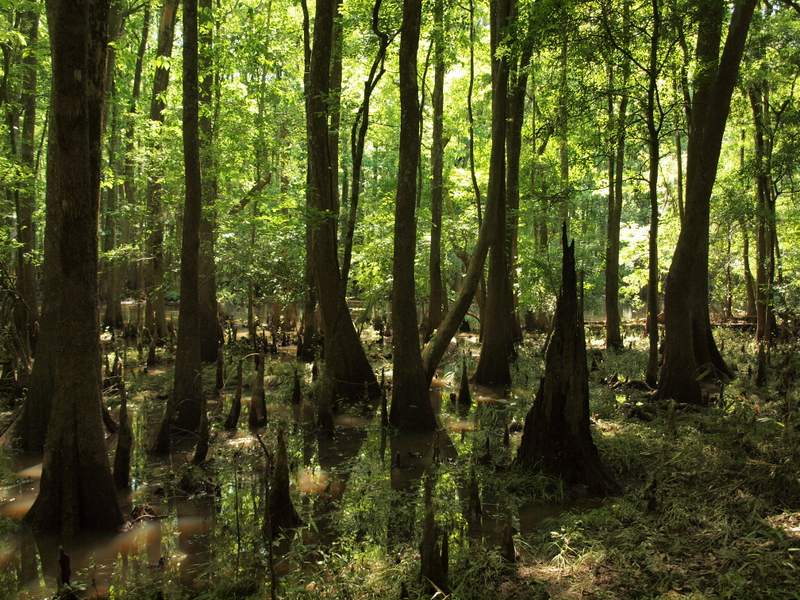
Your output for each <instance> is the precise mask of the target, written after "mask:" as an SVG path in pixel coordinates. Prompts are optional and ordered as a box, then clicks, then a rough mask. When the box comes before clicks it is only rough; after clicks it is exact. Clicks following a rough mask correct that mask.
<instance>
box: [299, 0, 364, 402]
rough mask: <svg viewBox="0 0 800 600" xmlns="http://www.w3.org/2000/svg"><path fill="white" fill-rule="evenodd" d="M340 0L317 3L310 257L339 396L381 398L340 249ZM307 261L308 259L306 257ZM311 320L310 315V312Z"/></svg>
mask: <svg viewBox="0 0 800 600" xmlns="http://www.w3.org/2000/svg"><path fill="white" fill-rule="evenodd" d="M335 6H336V5H335V2H332V1H331V0H321V1H319V2H317V6H316V16H315V19H314V42H313V45H312V49H311V61H310V63H311V65H310V66H311V70H310V74H309V92H308V113H309V115H310V120H309V129H310V135H309V158H310V164H309V169H310V171H311V183H312V186H311V200H312V202H311V205H312V207H313V210H314V213H313V214H309V215H308V216H307V218H310V219H312V223H313V229H312V234H313V235H312V240H311V259H312V263H313V273H314V281H315V283H316V291H317V294H318V297H319V303H320V308H321V311H322V324H323V331H324V334H325V362H326V368H327V369H328V370H329V372H330V374H331V376H332V377H333V380H334V383H335V386H334V387H335V392H334V393H335V395H336V396H344V397H347V398H350V399H351V400H356V399H359V398H361V397H362V396H363V390H364V384H365V383H366V384H367V385H368V386H369V389H370V394H371V395H375V396H377V394H378V382H377V380H376V379H375V373H374V372H373V371H372V368H371V367H370V365H369V362H368V361H367V356H366V354H365V353H364V348H363V347H362V346H361V341H360V340H359V337H358V333H357V332H356V329H355V326H354V325H353V320H352V318H351V317H350V311H349V309H348V307H347V302H346V301H345V296H344V291H343V289H342V281H341V276H340V271H339V257H338V251H337V226H336V218H337V216H338V214H339V207H338V206H337V193H336V188H337V185H336V177H335V173H333V172H332V169H331V164H332V163H331V157H330V137H329V127H328V105H327V100H326V99H327V97H328V93H329V92H330V71H331V69H330V56H331V48H332V37H333V18H334V11H335ZM307 260H308V259H307ZM306 318H307V319H308V318H311V315H306Z"/></svg>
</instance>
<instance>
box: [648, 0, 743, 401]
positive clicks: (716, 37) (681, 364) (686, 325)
mask: <svg viewBox="0 0 800 600" xmlns="http://www.w3.org/2000/svg"><path fill="white" fill-rule="evenodd" d="M754 7H755V0H744V1H743V2H741V3H739V4H737V5H736V6H735V8H734V10H733V14H732V16H731V22H730V27H729V30H728V35H727V38H726V40H725V48H724V50H723V52H722V57H721V60H720V59H719V46H720V38H721V24H722V16H723V12H724V11H723V8H724V6H723V3H722V2H720V1H719V0H704V2H703V3H702V4H701V7H700V11H699V14H700V18H701V21H700V28H699V31H698V37H697V53H696V54H697V59H698V62H699V67H698V69H697V72H696V75H695V85H694V90H695V93H694V97H693V98H692V110H691V115H692V122H691V127H690V133H689V145H688V160H687V177H686V207H685V222H684V224H683V227H682V228H681V233H680V236H679V237H678V244H677V246H676V248H675V254H674V257H673V259H672V264H671V265H670V269H669V274H668V275H667V280H666V283H665V296H664V316H665V323H664V331H665V340H664V359H663V362H662V364H661V371H660V377H659V387H658V395H659V397H660V398H674V399H675V400H678V401H680V402H687V403H693V404H698V403H701V402H702V401H703V398H702V394H701V392H700V385H699V382H698V380H697V376H698V374H699V370H700V367H703V369H704V370H707V368H708V367H709V366H710V367H711V368H712V369H711V370H715V371H716V372H717V373H718V375H719V376H721V377H730V376H731V375H732V373H731V371H730V369H729V368H728V367H727V365H726V364H725V362H724V360H723V359H722V356H721V355H720V353H719V350H718V349H717V346H716V343H715V341H714V337H713V334H712V331H711V319H710V317H709V312H708V238H709V231H708V227H709V217H710V215H709V213H710V199H711V190H712V188H713V185H714V179H715V178H716V172H717V165H718V163H719V154H720V147H721V145H722V136H723V133H724V130H725V123H726V121H727V118H728V112H729V110H730V100H731V95H732V94H733V88H734V85H735V82H736V77H737V75H738V72H739V64H740V62H741V57H742V52H743V49H744V43H745V40H746V39H747V31H748V29H749V26H750V21H751V19H752V16H753V9H754ZM718 60H719V65H718Z"/></svg>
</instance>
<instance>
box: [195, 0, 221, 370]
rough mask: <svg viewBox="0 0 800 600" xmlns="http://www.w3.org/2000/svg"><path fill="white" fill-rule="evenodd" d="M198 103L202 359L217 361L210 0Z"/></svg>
mask: <svg viewBox="0 0 800 600" xmlns="http://www.w3.org/2000/svg"><path fill="white" fill-rule="evenodd" d="M199 9H200V12H199V19H200V28H199V31H200V33H199V36H200V37H199V52H200V55H199V80H200V83H199V86H200V87H199V102H200V107H201V108H200V116H199V126H200V171H201V172H202V174H203V181H202V186H203V189H202V194H203V212H202V216H201V219H200V276H199V277H200V279H199V290H200V358H201V360H202V361H203V362H208V363H213V362H216V360H217V351H218V349H219V340H220V324H219V317H218V314H217V313H218V311H217V268H216V264H215V262H214V258H215V256H214V254H215V253H214V243H215V240H214V238H215V236H216V221H217V218H216V200H217V175H216V160H215V157H214V127H215V123H214V108H213V105H214V91H213V89H214V80H215V77H217V74H216V70H215V69H216V67H215V65H214V58H213V57H214V48H213V41H214V40H213V38H214V33H213V31H214V12H213V11H214V8H213V6H212V2H211V0H200V3H199Z"/></svg>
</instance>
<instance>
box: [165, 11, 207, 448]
mask: <svg viewBox="0 0 800 600" xmlns="http://www.w3.org/2000/svg"><path fill="white" fill-rule="evenodd" d="M183 13H184V14H183V20H184V23H183V165H184V178H185V179H184V181H185V188H186V197H185V200H184V205H183V231H182V234H183V235H182V240H181V290H180V292H181V300H180V307H179V312H178V347H177V350H176V351H175V379H174V386H173V390H172V396H171V397H170V399H169V401H168V403H167V408H166V410H165V413H164V420H163V422H162V424H161V431H160V432H159V435H158V440H157V447H156V451H158V452H161V453H163V452H166V451H168V450H169V435H170V433H171V430H172V428H174V429H176V430H177V431H179V432H181V433H183V434H186V433H194V432H196V431H197V430H198V427H199V426H200V421H201V418H202V412H203V409H204V403H203V388H202V383H203V382H202V379H201V370H200V368H201V360H200V314H199V313H200V306H199V304H200V296H199V289H198V287H199V286H198V280H199V262H200V218H201V213H202V210H203V204H202V183H201V180H200V143H199V126H198V72H197V67H198V56H197V54H198V53H197V46H198V27H197V0H184V1H183Z"/></svg>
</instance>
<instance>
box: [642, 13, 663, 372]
mask: <svg viewBox="0 0 800 600" xmlns="http://www.w3.org/2000/svg"><path fill="white" fill-rule="evenodd" d="M659 1H660V0H652V10H653V31H652V34H651V36H650V60H649V63H648V73H647V77H648V83H647V105H646V111H647V115H646V121H647V147H648V153H649V157H648V158H649V172H648V190H649V196H650V236H649V240H648V260H647V339H648V354H647V371H646V373H645V381H646V382H647V384H648V385H650V386H651V387H655V386H656V381H657V377H658V161H659V158H660V149H659V130H660V128H661V124H660V123H659V124H658V125H656V117H655V113H656V100H657V99H656V93H657V86H658V44H659V40H660V36H661V12H660V7H659V4H658V3H659Z"/></svg>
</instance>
